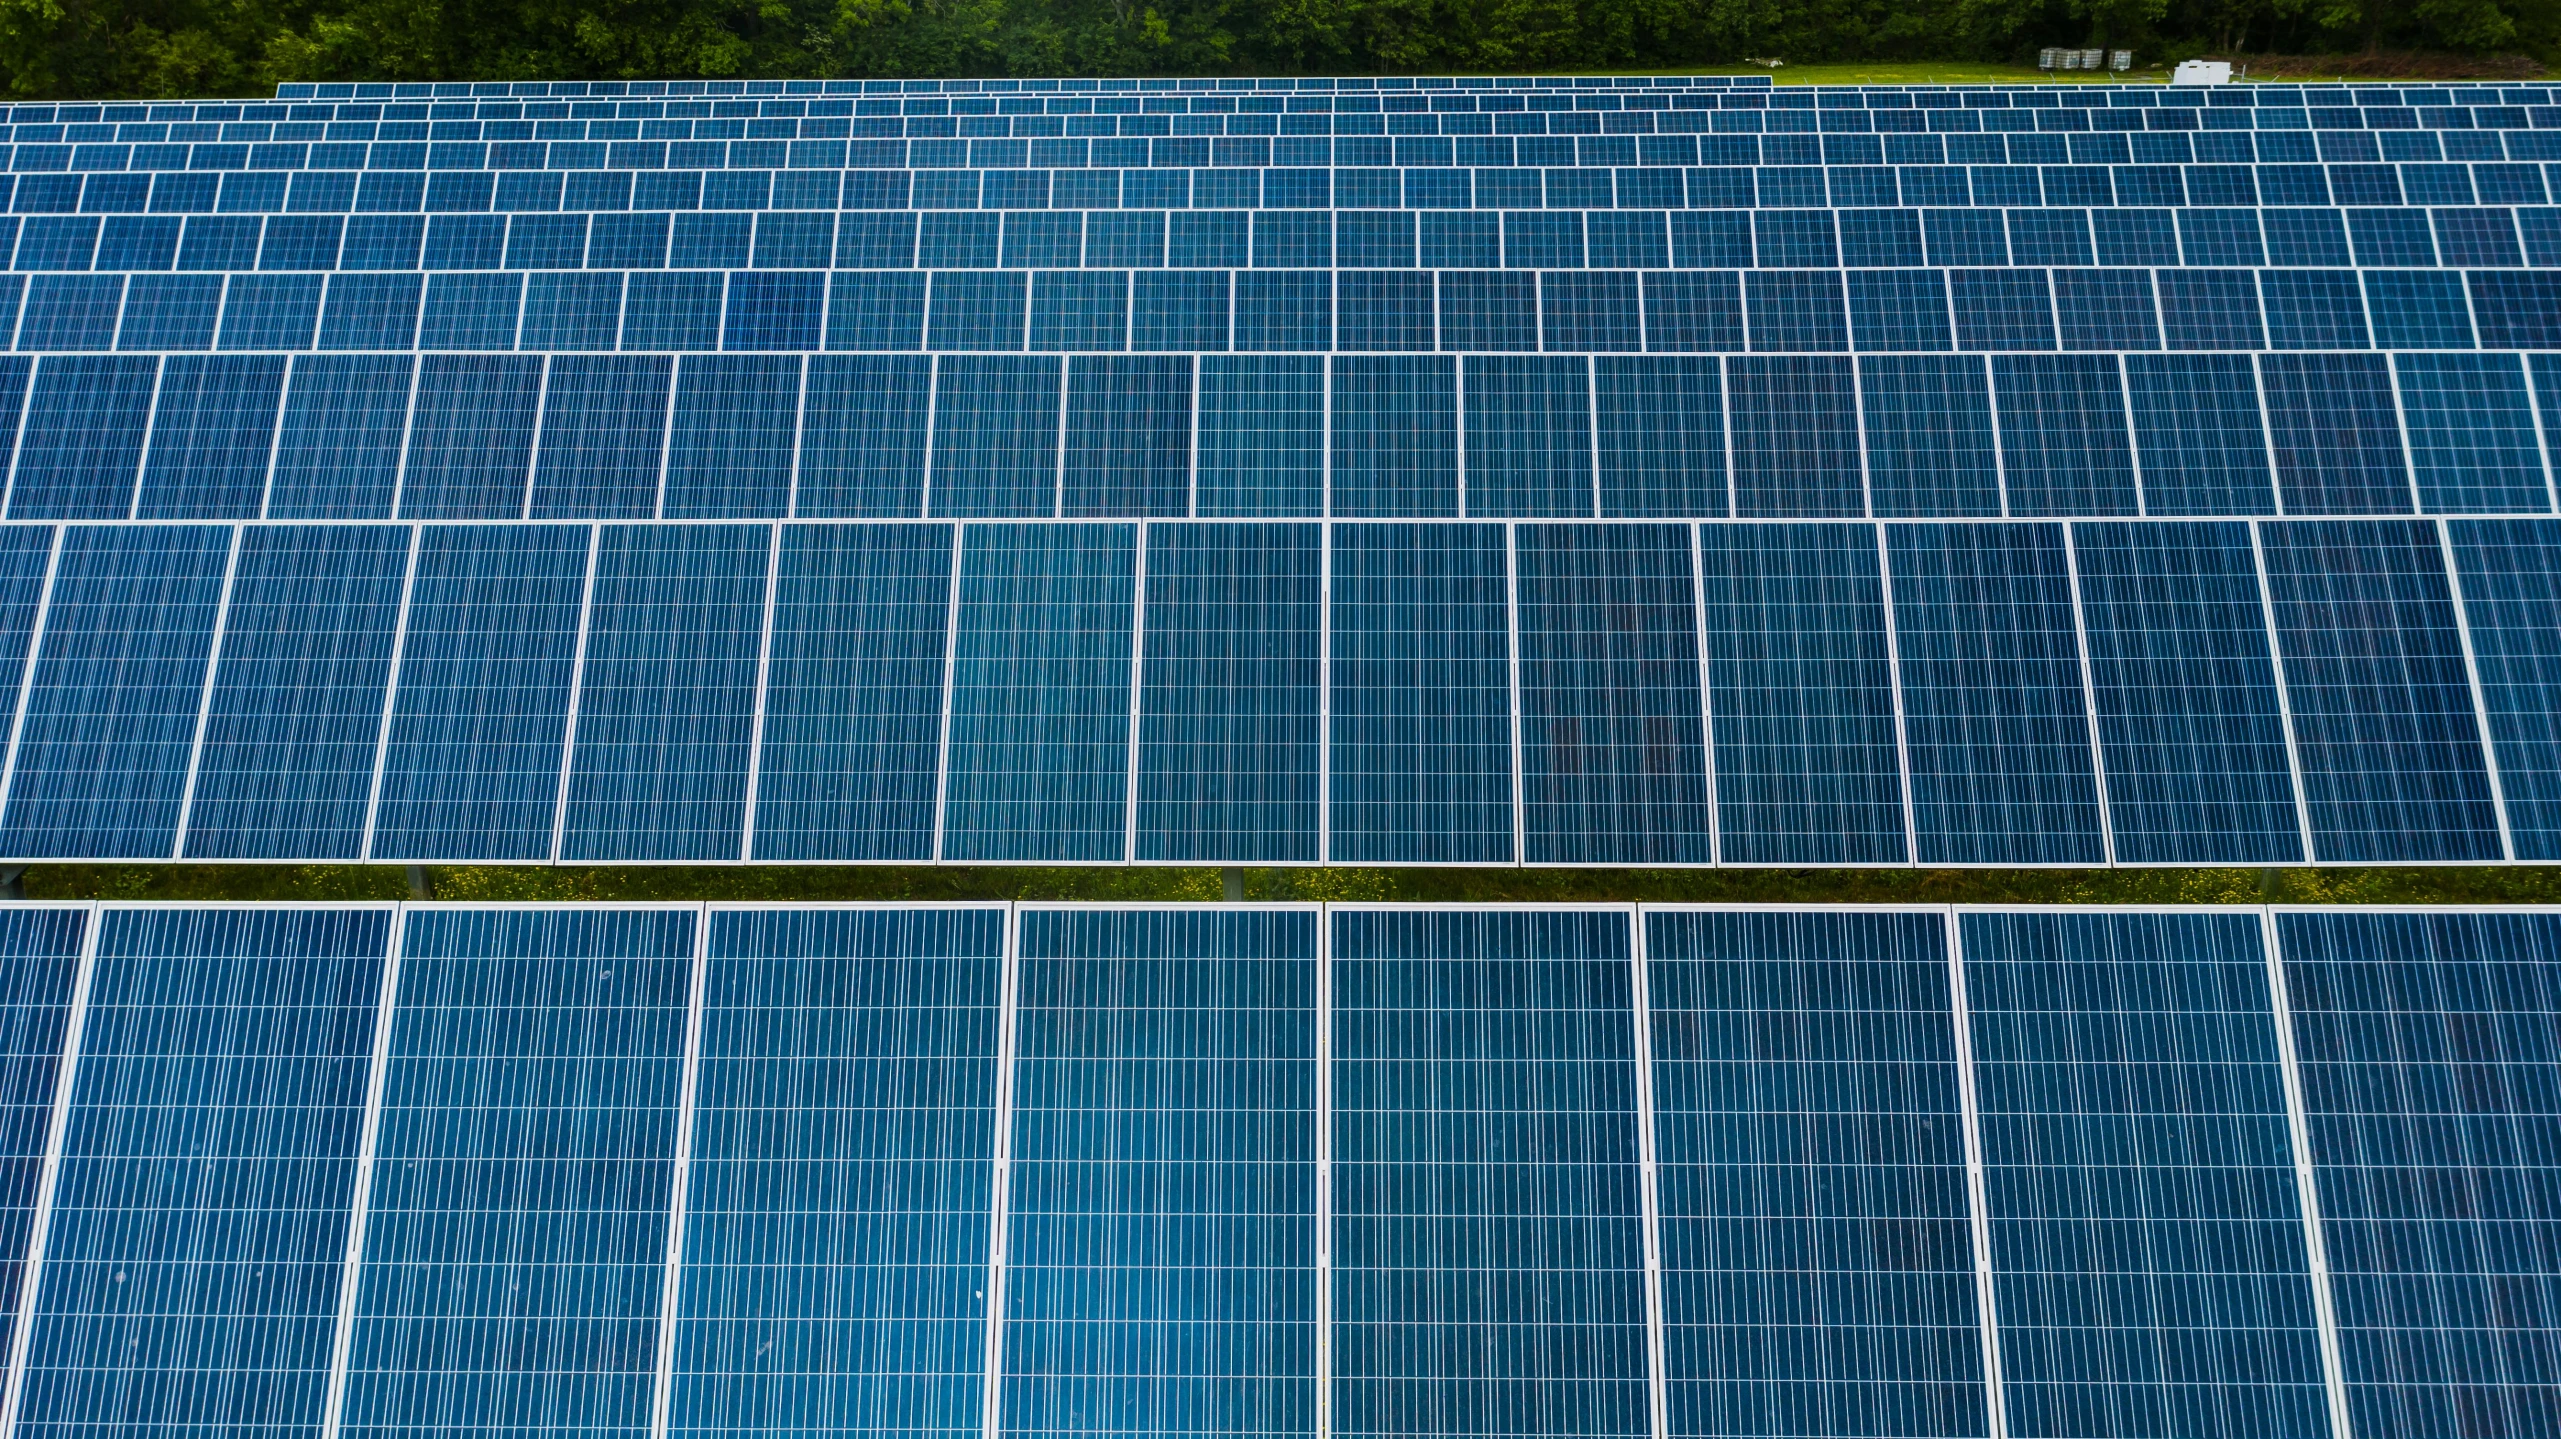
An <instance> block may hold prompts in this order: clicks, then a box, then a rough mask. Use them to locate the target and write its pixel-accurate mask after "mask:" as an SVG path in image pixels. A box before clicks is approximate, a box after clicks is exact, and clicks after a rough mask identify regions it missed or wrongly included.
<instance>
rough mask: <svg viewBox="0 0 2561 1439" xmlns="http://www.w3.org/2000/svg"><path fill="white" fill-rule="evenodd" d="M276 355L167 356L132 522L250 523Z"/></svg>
mask: <svg viewBox="0 0 2561 1439" xmlns="http://www.w3.org/2000/svg"><path fill="white" fill-rule="evenodd" d="M284 384H285V361H284V357H283V356H281V355H172V356H170V357H169V358H168V360H167V361H166V362H164V363H163V364H162V365H161V368H160V394H159V399H158V402H157V403H156V404H155V405H154V406H153V409H152V416H151V445H150V450H149V452H148V454H147V455H146V456H145V458H144V461H143V466H142V488H141V490H140V491H139V492H138V493H137V495H136V496H135V499H134V508H133V512H134V515H135V517H136V518H139V519H146V520H252V519H256V518H257V517H258V512H259V510H260V509H261V508H262V507H263V505H264V503H265V501H266V490H267V461H268V459H269V457H270V455H271V454H272V453H273V451H274V449H275V438H276V418H277V406H278V405H279V404H280V403H281V401H282V397H283V394H284Z"/></svg>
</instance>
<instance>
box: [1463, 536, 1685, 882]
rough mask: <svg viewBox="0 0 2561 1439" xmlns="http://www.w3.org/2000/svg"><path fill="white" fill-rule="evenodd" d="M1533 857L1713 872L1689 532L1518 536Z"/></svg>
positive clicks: (1525, 829) (1524, 771) (1523, 735)
mask: <svg viewBox="0 0 2561 1439" xmlns="http://www.w3.org/2000/svg"><path fill="white" fill-rule="evenodd" d="M1513 551H1514V562H1515V563H1516V564H1517V565H1518V567H1519V581H1518V583H1519V594H1518V597H1517V605H1518V625H1519V634H1520V727H1521V732H1520V746H1521V760H1520V766H1521V828H1522V857H1523V858H1524V859H1525V860H1527V861H1528V862H1529V863H1532V864H1706V863H1709V862H1711V861H1712V860H1713V858H1714V845H1713V843H1712V830H1711V824H1712V819H1711V815H1710V813H1709V807H1708V802H1707V774H1706V768H1707V765H1706V752H1705V744H1704V735H1703V732H1702V729H1701V724H1702V711H1701V709H1700V704H1699V663H1698V610H1697V595H1696V592H1695V590H1694V588H1693V586H1692V577H1691V571H1690V532H1689V528H1688V527H1687V526H1682V525H1632V524H1604V525H1520V526H1517V527H1516V528H1515V530H1514V534H1513Z"/></svg>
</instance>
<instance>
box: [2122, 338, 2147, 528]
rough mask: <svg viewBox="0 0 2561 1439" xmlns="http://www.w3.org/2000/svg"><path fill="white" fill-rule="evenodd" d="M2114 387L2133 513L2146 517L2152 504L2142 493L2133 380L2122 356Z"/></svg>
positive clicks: (2141, 447)
mask: <svg viewBox="0 0 2561 1439" xmlns="http://www.w3.org/2000/svg"><path fill="white" fill-rule="evenodd" d="M2116 387H2117V394H2118V397H2119V398H2120V399H2122V400H2123V401H2124V408H2125V457H2126V464H2127V467H2128V468H2129V469H2130V470H2131V471H2132V472H2133V477H2134V513H2135V514H2137V515H2146V516H2148V515H2150V514H2151V513H2152V502H2151V497H2150V496H2148V495H2146V494H2145V493H2144V492H2143V446H2142V443H2141V441H2140V440H2139V439H2138V438H2137V434H2136V428H2137V427H2136V425H2135V423H2134V380H2133V376H2132V375H2131V374H2130V373H2129V372H2128V370H2127V368H2126V360H2125V356H2124V355H2122V354H2120V355H2118V356H2116Z"/></svg>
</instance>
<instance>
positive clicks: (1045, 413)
mask: <svg viewBox="0 0 2561 1439" xmlns="http://www.w3.org/2000/svg"><path fill="white" fill-rule="evenodd" d="M934 364H935V368H936V370H937V371H938V373H937V375H936V376H935V380H934V411H933V414H934V433H933V440H932V443H933V455H934V472H933V475H932V477H931V491H932V493H931V506H930V508H931V513H933V514H935V515H938V516H941V515H961V516H1028V515H1054V514H1057V513H1058V484H1059V471H1058V444H1059V433H1058V429H1059V426H1058V407H1059V405H1060V404H1061V403H1062V402H1063V401H1064V399H1065V396H1063V395H1062V394H1061V393H1060V389H1061V385H1060V379H1059V368H1058V367H1059V364H1060V361H1059V360H1058V359H1057V358H1056V357H1055V356H1046V355H944V356H941V357H939V358H938V359H936V360H935V362H934Z"/></svg>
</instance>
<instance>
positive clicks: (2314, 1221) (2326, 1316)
mask: <svg viewBox="0 0 2561 1439" xmlns="http://www.w3.org/2000/svg"><path fill="white" fill-rule="evenodd" d="M2259 948H2260V950H2261V952H2262V953H2264V954H2265V955H2266V957H2267V969H2268V998H2269V1002H2270V1004H2271V1005H2272V1006H2273V1008H2274V1010H2275V1012H2276V1057H2277V1074H2278V1077H2279V1078H2280V1079H2281V1080H2282V1081H2283V1083H2284V1086H2285V1127H2286V1142H2287V1149H2288V1151H2289V1156H2290V1157H2291V1158H2292V1159H2293V1161H2294V1192H2295V1195H2296V1197H2297V1201H2298V1203H2299V1204H2300V1206H2301V1208H2302V1211H2303V1253H2304V1258H2305V1261H2306V1265H2307V1267H2308V1268H2309V1270H2310V1272H2311V1278H2312V1316H2313V1321H2314V1324H2315V1326H2316V1332H2317V1333H2318V1335H2319V1337H2320V1342H2321V1388H2322V1390H2323V1393H2324V1396H2325V1397H2326V1398H2327V1399H2328V1401H2329V1410H2330V1434H2331V1439H2350V1436H2351V1435H2352V1434H2353V1433H2354V1426H2353V1425H2352V1424H2351V1423H2350V1421H2349V1416H2348V1391H2347V1379H2346V1375H2345V1371H2343V1370H2342V1369H2341V1367H2340V1360H2339V1317H2338V1307H2337V1303H2336V1301H2335V1299H2334V1297H2333V1295H2332V1293H2331V1283H2330V1259H2329V1245H2328V1243H2327V1240H2326V1237H2325V1236H2324V1234H2323V1233H2322V1227H2321V1226H2322V1220H2321V1186H2320V1176H2319V1175H2318V1174H2317V1173H2316V1172H2315V1170H2314V1168H2313V1164H2312V1132H2311V1128H2310V1126H2309V1124H2308V1122H2307V1121H2306V1120H2305V1118H2304V1108H2303V1067H2302V1061H2301V1059H2300V1057H2299V1056H2298V1055H2297V1054H2296V1052H2295V1042H2294V1002H2293V999H2292V996H2291V995H2290V994H2289V993H2288V991H2287V989H2286V974H2285V949H2284V945H2283V943H2282V941H2281V939H2280V937H2279V936H2278V934H2277V927H2276V911H2275V910H2274V909H2273V908H2262V909H2260V911H2259Z"/></svg>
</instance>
